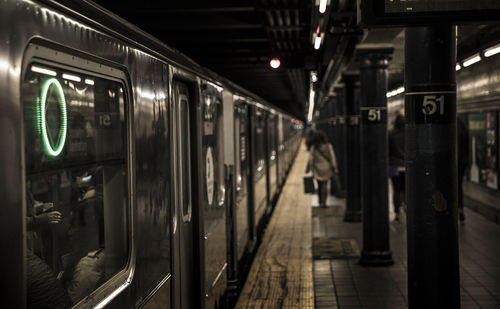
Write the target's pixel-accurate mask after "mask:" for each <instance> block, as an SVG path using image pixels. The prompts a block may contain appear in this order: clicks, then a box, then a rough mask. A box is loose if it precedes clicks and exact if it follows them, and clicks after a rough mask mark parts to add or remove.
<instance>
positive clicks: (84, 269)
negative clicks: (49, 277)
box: [67, 248, 105, 304]
mask: <svg viewBox="0 0 500 309" xmlns="http://www.w3.org/2000/svg"><path fill="white" fill-rule="evenodd" d="M104 261H105V254H104V248H99V249H97V250H94V251H91V252H88V253H87V255H85V256H84V257H82V258H81V259H80V260H79V261H78V263H77V264H76V266H75V268H74V271H73V276H72V278H71V280H70V282H69V284H68V288H67V291H68V295H69V297H70V298H71V301H72V302H73V303H74V304H76V303H77V302H79V301H80V300H81V299H83V298H84V297H85V296H87V295H89V294H90V293H92V292H93V291H94V290H95V289H96V288H97V287H98V286H99V285H100V284H101V283H103V282H104V271H105V263H104Z"/></svg>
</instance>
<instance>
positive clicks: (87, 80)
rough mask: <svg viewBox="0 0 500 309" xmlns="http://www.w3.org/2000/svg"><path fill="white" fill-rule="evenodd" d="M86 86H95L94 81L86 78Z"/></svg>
mask: <svg viewBox="0 0 500 309" xmlns="http://www.w3.org/2000/svg"><path fill="white" fill-rule="evenodd" d="M85 84H87V85H94V80H93V79H88V78H86V79H85Z"/></svg>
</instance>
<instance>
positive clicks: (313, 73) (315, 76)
mask: <svg viewBox="0 0 500 309" xmlns="http://www.w3.org/2000/svg"><path fill="white" fill-rule="evenodd" d="M317 81H318V73H316V71H311V82H313V83H315V82H317Z"/></svg>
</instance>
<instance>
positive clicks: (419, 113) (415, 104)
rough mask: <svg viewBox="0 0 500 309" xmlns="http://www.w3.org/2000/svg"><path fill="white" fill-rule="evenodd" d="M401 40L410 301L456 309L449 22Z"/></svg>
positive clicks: (452, 67) (453, 57)
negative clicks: (402, 44)
mask: <svg viewBox="0 0 500 309" xmlns="http://www.w3.org/2000/svg"><path fill="white" fill-rule="evenodd" d="M405 41H406V42H405V114H406V131H405V132H406V135H405V136H406V138H405V148H406V187H407V205H408V220H407V229H408V301H409V308H410V309H412V308H415V309H416V308H460V278H459V263H458V234H457V152H456V145H457V139H456V138H457V128H456V124H457V118H456V117H457V98H456V83H455V63H456V27H454V26H453V27H452V26H441V27H420V28H408V29H406V40H405Z"/></svg>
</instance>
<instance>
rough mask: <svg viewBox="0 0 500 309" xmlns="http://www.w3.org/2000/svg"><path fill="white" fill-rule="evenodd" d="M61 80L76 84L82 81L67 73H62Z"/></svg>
mask: <svg viewBox="0 0 500 309" xmlns="http://www.w3.org/2000/svg"><path fill="white" fill-rule="evenodd" d="M62 78H64V79H67V80H72V81H74V82H77V83H79V82H81V81H82V79H81V78H80V77H78V76H75V75H72V74H67V73H63V75H62Z"/></svg>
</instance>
